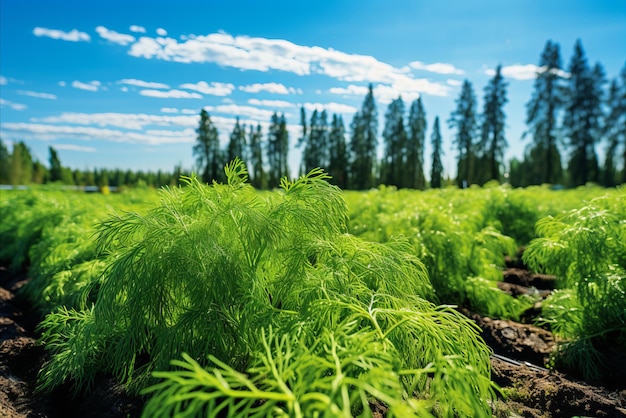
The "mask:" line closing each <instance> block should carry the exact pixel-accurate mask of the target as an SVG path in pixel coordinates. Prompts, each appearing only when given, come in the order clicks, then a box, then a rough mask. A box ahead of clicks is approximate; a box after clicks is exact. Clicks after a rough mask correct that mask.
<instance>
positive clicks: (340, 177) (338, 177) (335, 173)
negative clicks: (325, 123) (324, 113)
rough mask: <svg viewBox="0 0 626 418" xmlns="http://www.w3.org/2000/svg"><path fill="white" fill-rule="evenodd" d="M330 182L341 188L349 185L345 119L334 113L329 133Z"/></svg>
mask: <svg viewBox="0 0 626 418" xmlns="http://www.w3.org/2000/svg"><path fill="white" fill-rule="evenodd" d="M328 145H329V154H330V155H329V165H328V174H329V175H330V176H331V179H330V182H331V183H332V184H334V185H336V186H338V187H340V188H341V189H345V188H347V187H348V154H347V150H346V132H345V128H344V126H343V119H342V118H341V116H338V115H337V114H333V119H332V122H331V124H330V133H329V135H328Z"/></svg>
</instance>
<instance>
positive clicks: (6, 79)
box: [0, 75, 9, 86]
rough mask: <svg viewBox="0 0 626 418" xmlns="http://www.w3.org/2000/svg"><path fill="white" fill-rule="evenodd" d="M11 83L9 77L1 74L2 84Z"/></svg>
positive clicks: (0, 84) (0, 81) (0, 83)
mask: <svg viewBox="0 0 626 418" xmlns="http://www.w3.org/2000/svg"><path fill="white" fill-rule="evenodd" d="M7 84H9V79H8V78H6V77H5V76H3V75H0V86H5V85H7Z"/></svg>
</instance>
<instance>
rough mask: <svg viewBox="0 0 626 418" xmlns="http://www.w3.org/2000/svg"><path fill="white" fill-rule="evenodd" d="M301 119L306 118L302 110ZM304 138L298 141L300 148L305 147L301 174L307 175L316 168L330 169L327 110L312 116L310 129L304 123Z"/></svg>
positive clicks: (316, 112) (315, 112)
mask: <svg viewBox="0 0 626 418" xmlns="http://www.w3.org/2000/svg"><path fill="white" fill-rule="evenodd" d="M301 117H305V114H304V109H302V113H301ZM302 133H303V136H302V137H301V138H300V139H299V141H298V146H302V145H304V150H303V151H302V167H301V174H306V173H308V172H309V171H311V170H313V169H315V168H318V167H320V168H323V169H325V170H327V169H328V165H329V150H328V115H327V113H326V111H325V110H322V111H321V112H318V111H317V109H315V110H314V111H313V114H312V115H311V122H310V124H309V127H308V135H307V126H306V121H304V122H303V123H302Z"/></svg>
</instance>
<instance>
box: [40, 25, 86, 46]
mask: <svg viewBox="0 0 626 418" xmlns="http://www.w3.org/2000/svg"><path fill="white" fill-rule="evenodd" d="M33 35H35V36H44V37H47V38H52V39H60V40H62V41H70V42H81V41H84V42H89V41H90V40H91V37H90V36H89V34H87V33H85V32H81V31H79V30H77V29H72V30H71V31H69V32H64V31H62V30H58V29H48V28H42V27H39V26H37V27H36V28H35V29H33Z"/></svg>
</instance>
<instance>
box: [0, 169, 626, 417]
mask: <svg viewBox="0 0 626 418" xmlns="http://www.w3.org/2000/svg"><path fill="white" fill-rule="evenodd" d="M225 174H226V178H227V181H226V182H224V183H223V184H222V183H213V184H211V185H206V184H203V183H202V182H201V181H199V180H198V179H197V178H195V177H190V178H186V179H185V185H184V186H181V187H174V188H164V189H161V190H158V191H155V190H153V189H140V188H137V189H129V190H126V191H124V192H123V193H118V194H109V195H105V194H99V193H96V194H86V193H82V192H68V191H63V190H60V189H54V188H51V187H41V188H37V187H34V188H32V189H30V190H13V191H3V192H2V194H1V198H0V218H1V219H2V222H1V224H0V263H1V265H2V267H3V270H2V286H3V288H2V291H3V293H2V295H3V298H2V305H0V306H1V307H2V313H3V317H4V319H6V320H4V322H3V325H2V327H3V328H2V335H3V338H2V347H4V348H3V357H5V355H6V357H5V358H6V359H7V360H2V361H1V363H2V368H3V369H2V370H3V371H7V370H8V372H7V373H5V374H3V376H6V375H8V374H9V372H10V374H11V375H15V376H17V377H16V379H21V381H22V382H23V384H22V386H20V387H21V388H22V392H21V393H18V392H16V393H18V395H16V397H19V399H21V401H20V402H17V403H15V404H16V405H18V406H17V408H18V411H17V412H16V413H19V412H20V411H19V408H22V412H23V411H30V412H31V413H33V414H34V413H40V414H43V415H38V416H55V415H54V414H55V411H57V410H58V408H59V407H58V404H59V403H61V402H62V403H65V404H66V405H65V408H67V404H73V405H74V409H72V411H74V413H75V415H76V416H80V415H81V413H82V414H83V415H84V414H85V413H84V411H85V409H84V408H90V406H89V405H92V406H91V408H93V409H92V410H91V412H93V413H95V412H94V411H96V410H97V409H96V408H103V406H102V405H100V404H98V403H97V399H96V398H98V399H100V401H101V402H105V403H106V405H107V407H108V409H106V411H105V410H104V409H101V411H104V412H102V414H101V415H99V416H107V417H111V416H120V417H122V416H124V417H125V416H145V417H172V416H188V417H224V416H227V417H352V416H363V417H371V416H375V417H381V416H386V417H430V416H435V417H489V416H497V417H508V416H575V415H588V416H623V415H622V414H623V413H624V409H623V408H624V407H625V406H626V396H625V392H624V390H625V389H626V388H625V386H624V381H626V379H625V376H626V189H624V188H617V189H615V188H613V189H605V188H600V187H595V186H584V187H579V188H576V189H570V190H558V191H556V190H551V189H549V188H547V187H540V186H534V187H528V188H524V189H514V188H511V187H508V186H506V185H497V184H495V183H494V184H487V185H486V186H484V187H482V188H478V187H471V188H468V189H457V188H445V189H432V190H427V191H412V190H396V189H395V188H391V187H384V186H381V187H379V188H376V189H372V190H369V191H365V192H354V191H345V192H344V191H342V190H340V189H339V188H337V187H335V186H332V185H331V184H329V183H328V182H327V176H326V174H325V173H324V172H323V171H321V170H313V171H311V172H309V174H307V175H305V176H303V177H300V178H299V179H297V180H293V181H288V180H286V179H283V181H282V183H281V187H280V189H276V190H274V191H257V190H255V189H254V188H253V187H252V186H250V185H249V183H248V182H247V173H246V171H245V168H244V165H243V164H242V163H241V162H239V161H234V162H232V163H230V164H229V165H228V166H226V168H225ZM511 266H514V268H513V270H515V272H516V273H515V274H517V276H516V275H515V274H514V273H513V272H511ZM520 271H524V272H525V273H523V274H525V275H526V276H523V275H522V273H520ZM506 272H508V273H506ZM507 274H508V276H507ZM533 274H535V276H532V275H533ZM514 276H515V277H518V278H519V277H526V278H527V279H528V280H526V281H524V280H521V281H518V282H517V283H513V282H511V281H510V280H509V281H507V280H506V278H507V277H514ZM533 277H535V278H537V277H539V278H543V281H539V280H538V279H537V280H535V281H532V280H531V279H532V278H533ZM533 280H534V279H533ZM542 285H545V286H542ZM16 307H19V308H20V309H22V311H21V312H23V313H21V314H19V315H18V314H16V313H15V309H17V308H16ZM26 318H31V319H30V322H31V323H32V324H31V325H32V326H31V329H30V330H29V329H27V328H28V327H26V326H24V327H23V326H22V325H23V324H24V321H25V320H26ZM9 320H11V321H13V320H14V321H15V323H14V324H13V325H11V324H10V323H9V322H8V321H9ZM20 321H22V322H20ZM11 326H13V328H11ZM523 332H526V333H528V336H530V335H531V334H532V335H534V336H535V337H533V338H535V339H537V338H538V339H541V341H540V342H543V343H544V346H545V347H544V346H542V347H544V348H543V349H542V350H539V351H537V350H535V351H533V352H532V355H533V356H534V357H528V356H530V354H528V353H529V352H530V351H532V350H533V347H534V348H536V347H538V346H540V344H539V343H535V344H529V343H527V342H526V343H524V344H525V345H524V344H522V345H515V343H516V342H518V343H519V342H520V341H521V340H524V338H522V337H523V336H522V334H521V333H523ZM507 338H508V340H507ZM529 339H532V338H530V337H528V338H526V340H529ZM16 341H21V343H20V344H18V343H16ZM35 341H36V342H35ZM522 342H523V341H522ZM11 344H13V345H11ZM507 344H508V345H507ZM520 347H521V348H520ZM10 352H13V354H14V356H13V357H11V358H9V357H8V353H10ZM524 356H527V357H524ZM529 359H532V361H529ZM20 361H23V362H26V363H28V364H27V365H25V366H20V367H18V366H17V364H18V362H20ZM515 363H517V365H515ZM530 363H532V364H530ZM515 376H518V377H519V376H522V377H521V378H519V379H518V380H515ZM3 379H4V380H5V381H6V380H7V379H5V378H4V377H3ZM532 382H543V383H544V385H543V386H541V387H539V386H532ZM568 382H569V383H568ZM3 384H4V385H8V384H9V383H7V382H4V383H3ZM568 384H569V385H570V386H568ZM5 387H6V386H5ZM574 387H576V388H578V389H576V390H580V391H581V392H574V389H572V388H574ZM24 388H25V389H24ZM561 388H568V389H567V390H569V392H563V390H562V389H561ZM581 388H582V389H581ZM16 390H17V389H16ZM94 393H95V394H97V396H94V395H93V394H94ZM94 399H96V400H94ZM103 400H104V401H103ZM90 402H91V404H90ZM94 402H96V403H94ZM7 405H8V404H7V403H6V402H4V401H3V402H2V407H3V408H7ZM93 405H99V406H93ZM81 408H83V409H81ZM568 408H569V409H568ZM66 410H67V409H66ZM7 411H9V412H7V416H11V415H9V413H10V412H11V411H10V410H9V409H7ZM537 411H540V413H542V414H545V415H538V414H539V412H537ZM532 414H535V415H532ZM33 416H37V415H33Z"/></svg>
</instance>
